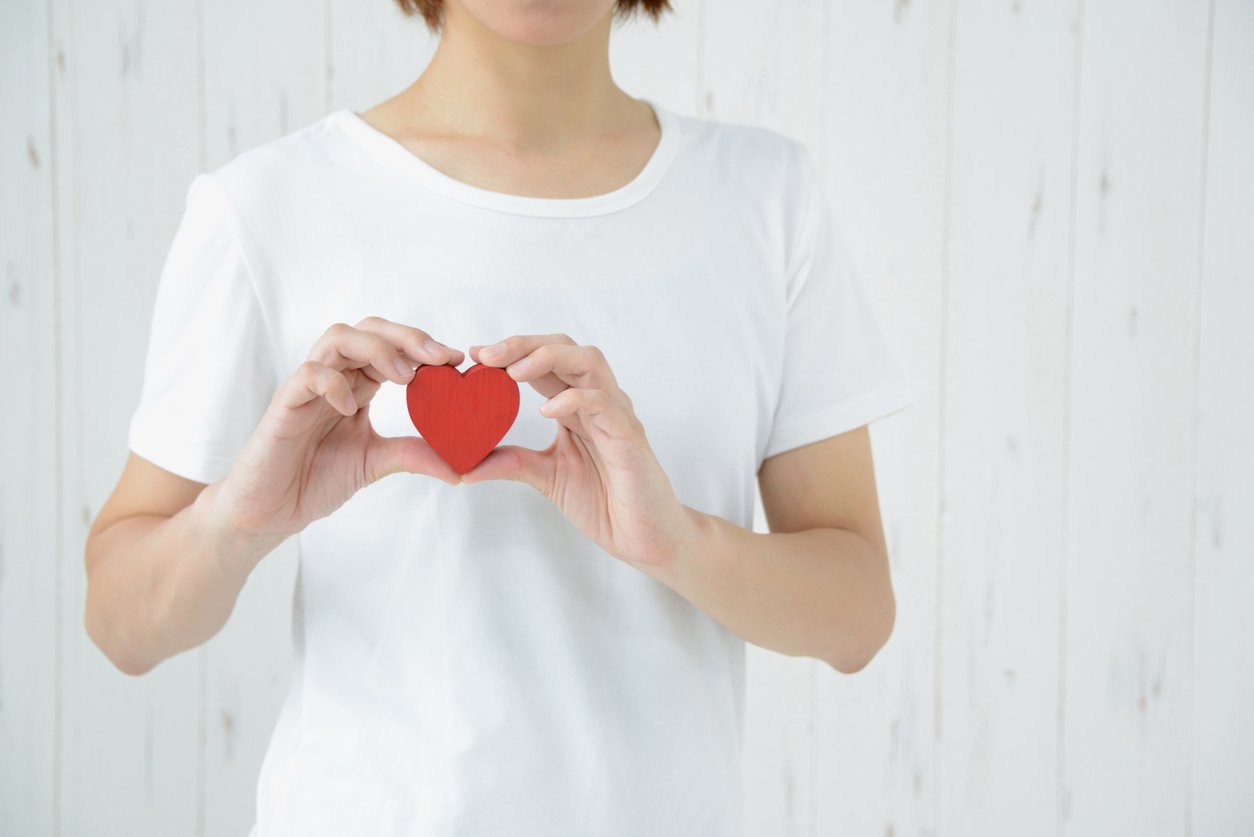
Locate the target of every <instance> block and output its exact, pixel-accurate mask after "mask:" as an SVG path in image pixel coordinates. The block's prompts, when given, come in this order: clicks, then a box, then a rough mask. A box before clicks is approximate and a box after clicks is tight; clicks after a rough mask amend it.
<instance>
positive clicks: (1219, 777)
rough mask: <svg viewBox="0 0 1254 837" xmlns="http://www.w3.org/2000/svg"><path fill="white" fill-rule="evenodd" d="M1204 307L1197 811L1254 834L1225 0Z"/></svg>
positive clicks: (1209, 149) (1209, 836) (1213, 110)
mask: <svg viewBox="0 0 1254 837" xmlns="http://www.w3.org/2000/svg"><path fill="white" fill-rule="evenodd" d="M1212 15H1213V17H1212V20H1211V32H1210V37H1211V40H1212V42H1213V49H1212V57H1211V61H1210V84H1209V90H1210V102H1209V104H1210V110H1209V120H1208V124H1207V130H1206V146H1205V154H1206V156H1205V166H1204V177H1205V194H1204V198H1203V203H1202V238H1201V241H1200V244H1201V247H1200V248H1199V250H1198V252H1197V256H1198V261H1199V266H1200V269H1201V287H1200V288H1199V299H1200V310H1199V312H1198V316H1199V319H1198V326H1199V328H1198V333H1197V335H1196V337H1197V340H1198V351H1199V355H1198V359H1197V361H1198V369H1197V380H1196V381H1195V386H1196V387H1197V397H1196V403H1197V409H1196V415H1195V419H1194V420H1195V422H1196V443H1195V444H1196V451H1197V487H1196V492H1195V496H1194V506H1195V515H1196V520H1195V524H1194V531H1193V544H1192V548H1193V551H1194V558H1193V560H1194V589H1193V607H1192V612H1193V646H1192V653H1193V661H1192V683H1191V684H1190V685H1191V687H1192V690H1191V700H1190V704H1191V706H1190V710H1191V711H1190V713H1189V714H1190V717H1189V719H1188V722H1189V732H1190V733H1191V734H1190V738H1189V755H1188V760H1189V763H1190V765H1191V776H1190V777H1189V779H1190V794H1189V799H1188V802H1189V811H1190V821H1191V824H1192V828H1193V834H1194V835H1195V837H1223V836H1224V835H1229V834H1254V803H1252V802H1251V801H1250V796H1251V795H1250V793H1249V787H1250V784H1251V777H1254V710H1251V706H1254V612H1252V610H1251V601H1252V600H1254V560H1251V559H1254V476H1252V475H1254V434H1252V432H1251V431H1252V430H1254V398H1251V384H1250V382H1251V381H1254V337H1252V336H1251V329H1250V320H1249V316H1250V310H1251V304H1252V303H1254V299H1252V297H1254V248H1251V245H1250V240H1251V234H1252V233H1254V155H1251V153H1250V149H1251V148H1254V6H1252V5H1251V4H1249V3H1246V2H1243V1H1242V0H1220V2H1217V3H1216V4H1215V5H1214V9H1213V12H1212Z"/></svg>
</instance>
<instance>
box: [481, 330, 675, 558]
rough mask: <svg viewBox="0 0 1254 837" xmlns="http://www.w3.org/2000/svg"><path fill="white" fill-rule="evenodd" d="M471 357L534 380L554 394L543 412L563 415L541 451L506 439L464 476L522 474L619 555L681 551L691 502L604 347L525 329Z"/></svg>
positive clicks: (516, 377)
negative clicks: (677, 486) (662, 460)
mask: <svg viewBox="0 0 1254 837" xmlns="http://www.w3.org/2000/svg"><path fill="white" fill-rule="evenodd" d="M493 349H496V350H497V351H496V352H493V351H492V350H493ZM470 357H471V359H472V360H474V361H475V362H476V363H482V364H483V365H484V366H497V367H505V371H506V372H507V373H509V375H510V377H512V378H513V379H514V380H516V381H519V382H524V381H525V382H527V383H530V384H531V386H532V387H534V388H535V389H536V391H537V392H539V393H540V394H541V395H543V396H546V397H547V398H548V399H549V400H548V401H547V402H545V403H544V404H543V405H542V406H541V408H540V412H541V414H542V415H546V416H549V417H551V418H555V419H557V424H558V428H557V437H556V438H555V439H554V440H553V444H551V445H549V447H548V448H546V449H545V450H542V451H537V450H532V449H530V448H525V447H520V446H518V445H499V446H498V447H497V448H496V449H495V450H493V451H492V452H491V453H489V454H488V455H487V457H485V458H484V459H483V461H482V462H480V463H479V464H478V465H476V466H475V467H474V468H472V469H471V470H469V471H467V472H466V473H465V474H463V475H462V482H465V483H473V482H480V481H482V480H490V479H508V480H517V481H519V482H525V483H527V484H528V485H530V486H531V487H533V488H535V489H536V490H537V491H539V492H540V493H541V494H543V495H545V496H546V497H548V498H549V499H550V500H552V501H553V502H554V503H555V504H556V505H557V507H558V508H559V509H561V511H562V513H563V514H565V515H566V517H567V518H568V519H569V520H570V522H571V523H572V524H574V526H575V527H576V528H577V529H578V530H579V531H580V532H582V533H583V534H584V535H586V536H587V537H589V538H591V539H592V540H593V541H595V542H596V543H597V544H598V545H600V546H601V547H602V548H603V549H604V550H605V551H606V552H608V553H610V554H611V555H613V556H614V557H616V558H619V559H622V560H625V561H627V562H628V563H644V564H665V563H667V562H669V561H672V560H674V559H675V557H676V555H677V554H678V552H679V550H681V549H682V546H683V544H684V543H685V542H686V541H687V539H688V538H689V537H690V536H691V534H692V526H693V524H692V518H691V517H690V510H689V509H688V508H687V507H686V506H684V505H683V504H681V503H680V502H679V500H678V498H677V497H676V496H675V492H674V490H673V488H672V487H671V483H670V480H669V479H668V478H667V476H666V474H665V472H663V470H662V467H661V465H660V464H659V463H658V461H657V457H655V456H654V454H653V450H652V449H651V448H650V447H649V441H648V439H647V438H646V437H645V432H644V426H643V425H642V424H641V423H640V420H639V419H638V418H636V414H635V411H634V409H633V407H632V403H631V399H630V398H628V397H627V393H625V392H623V391H622V390H621V389H619V386H618V382H617V381H616V380H615V379H614V373H613V372H611V371H610V367H609V364H608V363H607V362H606V359H605V356H604V355H603V354H602V353H601V350H600V349H598V348H597V347H596V346H581V345H579V344H577V343H575V341H574V340H572V339H571V338H570V337H567V336H566V335H565V334H542V335H536V334H526V335H514V336H512V337H507V338H506V339H504V340H502V341H501V342H500V343H497V344H496V345H495V346H491V347H487V346H471V347H470Z"/></svg>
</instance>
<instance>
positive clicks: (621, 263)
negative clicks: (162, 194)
mask: <svg viewBox="0 0 1254 837" xmlns="http://www.w3.org/2000/svg"><path fill="white" fill-rule="evenodd" d="M644 101H647V102H649V104H650V105H652V106H653V108H654V112H655V113H656V114H657V117H658V120H659V122H660V124H661V127H662V137H661V141H660V143H659V145H658V147H657V149H656V150H655V152H654V153H653V155H652V157H651V158H650V159H649V161H648V163H647V164H646V166H645V167H644V169H643V170H641V171H640V173H639V174H638V175H637V176H636V177H635V178H634V179H633V180H632V181H631V182H629V183H628V184H626V185H624V186H623V187H621V188H619V189H616V190H614V191H612V192H609V193H605V194H601V195H597V196H594V197H587V198H573V199H565V198H535V197H522V196H517V195H508V194H504V193H500V192H494V191H490V190H487V189H483V188H479V187H475V186H472V185H470V184H467V183H464V182H462V181H459V180H456V179H453V178H452V177H450V176H448V175H445V174H443V173H442V172H440V171H439V170H438V169H436V168H434V167H432V166H430V165H428V164H426V163H424V162H423V161H422V160H421V159H420V158H418V157H417V156H415V155H414V154H412V153H410V152H409V151H407V150H405V149H404V147H403V146H401V145H399V144H398V143H396V142H394V141H393V140H392V139H390V138H389V137H387V136H386V135H384V134H382V133H380V132H378V131H376V130H375V129H373V128H372V127H370V125H369V124H368V123H366V122H365V121H363V120H362V119H361V118H360V117H359V116H357V115H355V114H354V113H353V112H351V111H347V110H342V111H339V112H336V113H332V114H330V115H328V116H326V117H324V118H322V119H321V120H319V121H318V122H316V123H314V124H312V125H310V126H308V127H306V128H304V129H302V130H299V131H296V132H294V133H292V134H289V135H288V136H286V137H283V138H281V139H278V140H276V141H273V142H270V143H268V144H266V145H264V146H261V147H259V148H256V149H253V150H251V151H248V152H246V153H244V154H241V155H239V156H238V157H237V158H235V159H234V160H232V161H231V162H229V163H227V164H226V165H224V166H221V167H220V168H218V169H216V170H215V171H213V172H211V173H207V174H202V175H200V176H198V177H197V178H196V179H195V180H194V181H193V183H192V184H191V188H190V190H189V192H188V196H187V205H186V210H185V215H184V217H183V220H182V223H181V225H180V227H179V229H178V233H177V235H176V236H175V239H174V241H173V244H172V246H171V249H170V252H169V255H168V258H167V261H166V264H165V267H164V270H163V272H162V275H161V280H160V285H159V290H158V293H157V298H156V308H155V312H154V316H153V322H152V330H151V335H150V344H149V347H148V355H147V361H146V366H145V375H144V386H143V393H142V397H141V400H140V403H139V406H138V409H137V410H136V412H135V414H134V416H133V418H132V421H131V425H130V436H129V445H130V448H131V450H133V451H134V452H135V453H137V454H138V455H140V456H142V457H144V458H145V459H148V460H150V461H152V462H154V463H156V464H157V465H159V466H161V467H162V468H165V469H167V470H169V471H172V472H174V473H175V474H179V475H182V476H184V477H187V478H190V479H193V480H198V481H200V482H205V483H209V482H213V481H216V480H219V479H221V478H223V477H224V476H226V474H227V473H228V471H229V470H230V466H231V463H232V461H233V459H234V458H235V455H236V453H237V451H238V450H239V449H240V448H241V447H242V446H243V444H244V441H245V440H246V439H247V438H248V436H249V435H250V434H251V433H252V431H253V429H254V428H255V427H256V425H257V422H258V420H259V418H260V417H261V415H262V413H263V412H264V411H265V409H266V407H267V405H268V404H269V400H270V398H271V396H272V394H273V392H274V390H275V389H276V388H277V387H278V385H279V384H280V383H281V382H282V381H283V380H285V379H286V378H287V377H288V376H289V375H290V374H291V373H292V372H293V371H294V370H295V369H296V367H297V366H298V365H299V364H300V363H301V362H302V361H303V360H304V359H305V357H306V356H307V354H308V352H309V349H310V347H311V346H312V345H313V343H314V341H315V339H316V338H317V337H318V336H319V335H320V334H321V333H322V332H323V331H324V330H325V329H326V328H327V326H329V325H331V324H332V323H335V322H345V323H349V324H352V323H355V322H357V321H359V320H360V319H362V318H363V317H366V316H368V315H372V314H373V315H379V316H382V317H385V318H387V319H390V320H394V321H397V322H401V323H406V324H409V325H414V326H417V327H419V328H422V329H424V330H427V331H429V332H430V333H431V334H432V335H433V336H434V337H435V338H436V339H437V340H441V341H443V342H445V343H448V344H450V345H452V346H456V347H458V348H461V349H462V350H464V351H465V350H468V349H469V346H470V345H471V344H472V343H479V344H488V343H493V342H496V341H497V340H499V339H501V338H503V337H506V336H509V335H511V334H550V333H566V334H568V335H570V337H572V338H573V339H574V340H575V341H576V342H577V343H581V344H592V345H596V346H598V347H600V348H601V350H602V351H603V352H604V354H605V357H606V358H607V360H608V362H609V364H610V368H611V369H612V370H613V372H614V375H615V376H616V378H617V380H618V382H619V384H620V386H621V387H622V389H623V390H624V391H625V392H626V393H627V394H628V395H629V396H630V397H631V399H632V401H633V403H634V406H635V411H636V414H637V416H638V417H639V419H640V421H641V422H642V423H643V425H644V427H645V430H646V433H647V436H648V440H649V442H650V443H651V445H652V448H653V450H654V452H655V454H656V455H657V458H658V460H659V462H660V463H661V465H662V467H663V468H664V470H665V472H666V473H667V475H668V476H669V478H670V480H671V482H672V484H673V486H674V489H675V492H676V494H677V496H678V498H679V500H680V501H681V502H682V503H685V504H687V505H689V506H692V507H694V508H696V509H698V510H701V511H704V512H708V513H710V514H716V515H720V516H722V517H724V518H726V519H728V520H730V521H732V522H734V523H736V524H739V525H741V526H744V527H746V528H749V527H752V525H753V509H754V485H755V477H756V474H757V471H758V468H759V466H760V465H761V463H762V461H763V459H764V458H765V457H768V456H771V455H773V454H776V453H779V452H781V451H785V450H788V449H790V448H794V447H797V446H799V445H804V444H807V443H809V442H814V441H817V440H819V439H823V438H825V437H828V436H833V435H835V434H839V433H843V432H845V431H847V430H850V429H853V428H856V427H859V426H861V425H863V424H866V423H867V422H869V421H871V420H872V419H875V418H878V417H880V416H883V415H886V414H888V413H890V412H893V411H895V410H897V409H898V408H900V407H903V406H905V405H906V404H907V403H909V402H910V401H911V389H910V387H909V386H908V384H907V382H906V381H905V379H904V378H903V376H902V374H901V373H900V370H899V368H898V367H897V365H896V363H895V360H894V357H893V355H892V353H891V352H890V350H889V348H888V346H887V345H886V341H885V339H884V337H883V334H882V332H881V331H880V329H879V327H878V325H877V323H876V320H875V318H874V316H873V312H872V310H871V308H870V306H869V304H868V298H867V296H866V294H865V291H864V289H863V287H862V286H861V284H860V280H859V279H858V277H857V275H856V274H855V272H854V270H853V269H852V265H851V263H850V259H849V256H848V254H847V252H846V249H845V247H844V244H843V243H842V241H841V239H840V237H839V233H838V231H837V230H836V229H835V228H834V226H833V219H832V216H831V213H830V209H829V205H828V202H827V199H826V197H825V193H824V189H823V185H822V183H821V181H820V179H819V175H818V172H817V169H816V167H815V165H814V162H813V159H812V156H811V153H810V151H809V150H808V148H807V147H806V146H805V145H804V144H803V143H801V142H800V141H798V140H795V139H792V138H789V137H786V136H784V135H782V134H779V133H777V132H774V131H772V130H769V129H766V128H761V127H752V126H747V125H739V124H734V123H728V122H720V121H714V120H703V119H698V118H695V117H688V116H684V115H680V114H678V113H676V112H673V111H671V110H669V109H667V108H665V107H664V106H661V105H658V104H657V103H656V102H652V101H650V100H647V99H645V100H644ZM470 365H471V361H470V360H469V358H467V360H466V361H465V362H464V363H463V364H462V367H461V368H463V369H465V368H467V367H468V366H470ZM521 396H522V397H521V406H520V409H519V414H518V419H517V422H516V423H515V424H514V426H513V428H512V429H511V430H510V431H509V433H508V434H506V436H505V438H504V439H503V440H502V443H503V444H517V445H525V446H528V447H531V448H535V449H543V448H545V447H547V446H548V445H549V443H550V442H551V441H552V440H553V437H554V433H555V432H556V424H555V421H554V420H553V419H549V418H546V417H544V416H542V415H541V414H540V413H539V412H538V409H539V405H540V404H541V403H542V402H543V400H544V399H543V397H541V396H540V395H539V393H537V392H536V391H535V390H534V389H532V387H531V386H530V385H528V384H523V385H522V386H521ZM370 415H371V419H372V421H373V423H374V426H375V428H376V430H378V432H379V433H381V434H383V435H388V436H397V435H404V434H416V431H415V430H414V427H413V425H412V424H411V423H410V419H409V417H408V414H407V411H406V407H405V390H404V387H403V386H400V385H397V384H393V383H385V384H383V386H382V388H381V389H380V391H379V393H378V394H377V395H376V396H375V398H374V401H373V402H372V404H371V407H370ZM299 544H300V563H299V574H298V577H297V588H296V596H295V599H294V601H293V630H294V645H295V649H294V650H295V660H294V669H293V676H292V680H291V683H290V686H289V689H288V692H287V696H286V700H285V703H284V705H283V707H282V711H281V714H280V717H279V720H278V723H277V726H276V728H275V730H274V733H273V736H272V738H271V741H270V744H269V749H268V751H267V753H266V756H265V760H264V762H263V765H262V768H261V772H260V778H259V782H258V788H257V821H256V825H255V826H254V828H253V831H252V832H251V835H252V836H253V837H323V835H326V837H331V836H332V835H334V837H343V835H350V834H351V835H365V834H369V835H372V836H373V837H400V836H401V835H405V837H416V836H417V835H441V837H451V836H452V835H456V837H472V836H473V837H488V836H489V835H491V837H499V835H505V834H508V835H511V837H541V836H542V835H543V837H557V835H562V837H569V835H575V834H578V835H606V836H607V837H608V836H609V835H614V836H615V837H617V835H623V837H641V835H650V837H664V835H682V836H683V837H698V836H700V835H709V837H735V836H736V835H739V834H741V833H742V825H741V820H742V800H741V775H740V774H741V749H740V744H741V726H742V722H743V711H744V640H743V639H741V638H740V637H739V636H737V635H736V634H734V633H732V632H731V631H729V630H727V629H726V628H724V627H723V626H722V625H720V624H719V623H718V622H716V621H715V620H714V619H713V618H712V617H710V616H709V615H707V614H706V613H705V612H704V611H702V610H700V609H698V608H697V607H695V606H694V605H692V604H691V603H690V602H688V601H687V600H686V599H685V598H683V597H682V596H680V595H679V594H678V593H676V592H675V591H673V590H672V589H671V588H669V587H667V586H666V585H664V584H662V583H660V582H658V581H655V580H653V579H652V578H650V577H648V576H646V575H645V574H643V573H641V572H640V571H638V570H636V569H634V568H632V567H631V566H629V565H628V564H626V563H624V562H622V561H619V560H617V559H615V558H613V557H612V556H610V555H609V554H608V553H606V552H605V551H604V550H602V549H601V548H600V547H598V546H596V545H595V544H594V543H593V542H591V541H590V540H588V539H587V538H585V537H584V536H583V535H582V534H580V533H579V532H578V531H577V530H576V529H575V528H574V527H573V526H572V525H571V524H570V523H569V522H568V521H567V520H566V519H565V517H564V516H563V515H562V514H561V513H560V512H559V511H558V510H557V508H556V507H555V506H554V505H553V504H552V503H551V502H550V501H549V500H547V499H546V498H545V497H544V496H542V495H541V494H540V493H538V492H537V491H535V490H534V489H532V488H531V487H530V486H528V485H526V484H524V483H520V482H511V481H489V482H484V483H478V484H474V485H458V486H453V485H448V484H446V483H443V482H441V481H439V480H436V479H434V478H431V477H426V476H422V475H416V474H396V475H392V476H389V477H386V478H384V479H382V480H380V481H379V482H377V483H375V484H373V485H371V486H369V487H367V488H365V489H364V490H362V491H360V492H359V493H358V494H356V495H355V496H354V497H353V498H352V499H351V500H349V502H348V503H347V504H346V505H344V506H343V507H341V508H340V509H339V510H338V511H336V512H335V513H334V514H332V515H330V516H329V517H326V518H324V519H322V520H319V521H316V522H314V523H313V524H311V525H310V526H309V527H307V528H306V529H305V530H304V531H303V532H302V533H300V535H299Z"/></svg>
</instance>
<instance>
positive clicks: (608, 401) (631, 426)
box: [540, 387, 644, 439]
mask: <svg viewBox="0 0 1254 837" xmlns="http://www.w3.org/2000/svg"><path fill="white" fill-rule="evenodd" d="M540 413H541V415H545V416H549V417H550V418H566V417H569V416H576V415H577V416H579V417H580V418H582V419H583V420H584V421H585V423H586V424H588V425H589V426H593V427H597V428H599V429H600V430H601V431H603V432H604V433H606V434H608V435H609V436H611V437H613V438H616V439H635V438H638V437H640V436H641V435H643V432H644V428H643V426H642V425H641V424H640V421H639V420H638V419H637V418H636V417H635V416H634V415H633V414H631V413H629V412H627V411H626V410H624V409H623V408H622V406H621V405H620V404H619V403H617V402H616V401H615V399H614V398H613V396H612V394H611V393H607V392H606V391H605V390H599V389H582V388H579V387H571V388H570V389H565V390H562V391H561V392H559V393H558V394H557V395H555V396H553V397H552V398H550V399H549V400H548V401H545V402H544V403H543V404H541V405H540Z"/></svg>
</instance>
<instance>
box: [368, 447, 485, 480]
mask: <svg viewBox="0 0 1254 837" xmlns="http://www.w3.org/2000/svg"><path fill="white" fill-rule="evenodd" d="M402 472H404V473H410V474H426V475H427V476H431V477H435V478H436V479H439V480H443V481H444V482H446V483H449V484H450V485H457V484H458V483H459V482H461V474H459V473H457V471H455V470H454V469H453V466H451V465H449V464H448V463H447V462H445V461H444V460H443V459H442V458H441V457H440V455H439V454H438V453H436V452H435V450H434V449H433V448H432V447H431V445H430V444H428V443H427V441H426V440H425V439H422V438H420V437H418V436H396V437H389V436H375V437H374V438H373V439H371V441H370V442H369V443H368V444H367V446H366V477H367V479H368V480H369V481H370V482H374V481H375V480H377V479H381V478H383V477H386V476H388V475H389V474H398V473H402Z"/></svg>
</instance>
